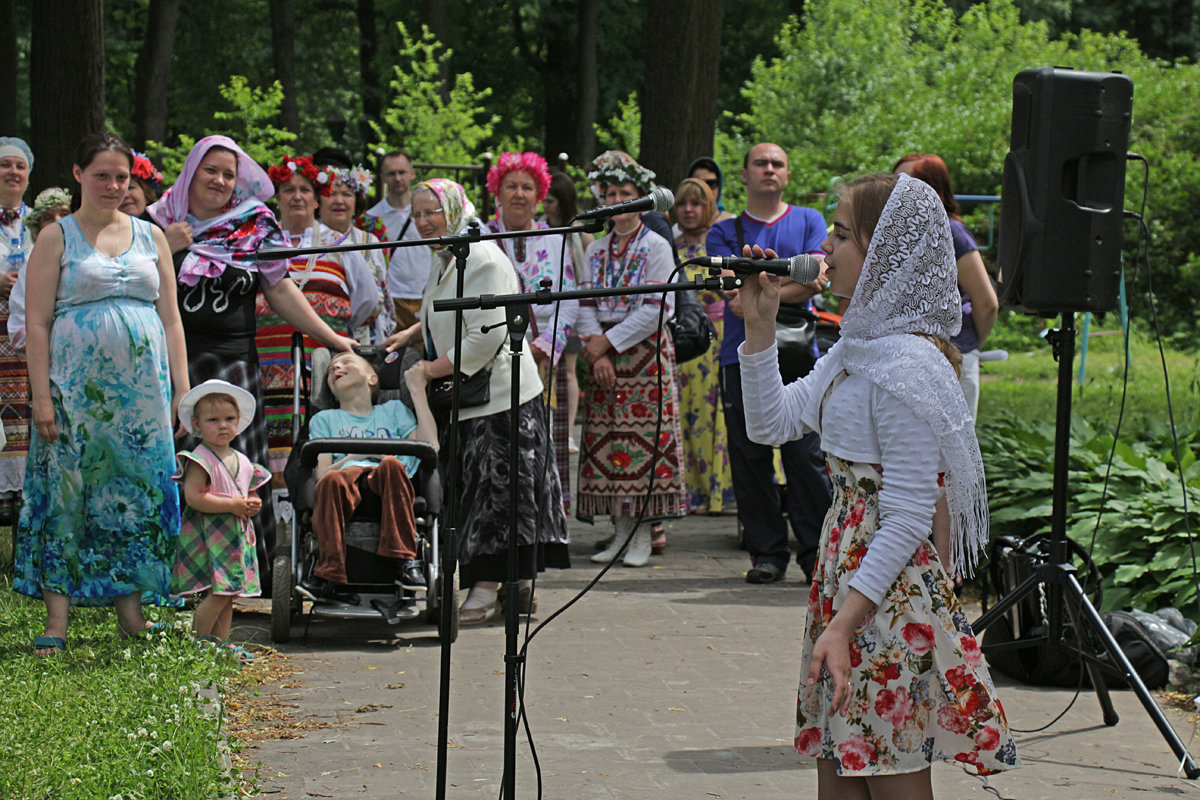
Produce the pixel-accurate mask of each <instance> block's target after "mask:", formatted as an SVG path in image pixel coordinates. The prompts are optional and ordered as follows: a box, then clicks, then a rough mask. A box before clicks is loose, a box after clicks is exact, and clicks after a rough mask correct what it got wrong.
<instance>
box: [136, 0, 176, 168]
mask: <svg viewBox="0 0 1200 800" xmlns="http://www.w3.org/2000/svg"><path fill="white" fill-rule="evenodd" d="M178 20H179V0H155V2H153V3H151V4H150V13H149V15H148V16H147V19H146V38H145V39H144V40H143V41H142V49H141V50H140V51H138V57H137V65H136V67H135V78H134V96H133V146H134V148H136V149H138V150H145V149H146V142H147V141H148V140H151V139H152V140H154V141H156V142H163V141H165V140H166V138H167V76H168V75H169V74H170V71H171V52H172V51H173V50H174V49H175V23H176V22H178Z"/></svg>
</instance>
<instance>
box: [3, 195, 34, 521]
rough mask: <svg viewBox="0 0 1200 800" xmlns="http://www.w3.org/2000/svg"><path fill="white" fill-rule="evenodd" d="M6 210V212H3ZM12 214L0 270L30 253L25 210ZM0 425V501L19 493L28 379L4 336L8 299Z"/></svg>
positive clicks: (15, 267)
mask: <svg viewBox="0 0 1200 800" xmlns="http://www.w3.org/2000/svg"><path fill="white" fill-rule="evenodd" d="M6 210H7V209H6ZM14 210H15V212H16V213H15V214H12V213H10V214H7V215H5V216H6V217H11V219H7V220H5V221H3V222H2V224H0V257H2V258H3V259H4V261H3V262H0V269H3V270H4V271H6V272H17V271H19V270H20V269H21V268H22V267H23V266H24V265H25V262H26V261H27V260H28V258H29V254H30V253H31V252H33V236H31V235H30V233H29V231H28V229H26V227H25V215H26V214H27V213H28V211H29V209H28V207H27V206H26V205H25V204H24V203H21V207H20V208H18V209H14ZM0 422H2V423H3V425H4V434H5V436H6V437H8V442H7V444H5V445H4V449H3V450H2V451H0V498H2V497H3V496H4V495H12V494H13V493H17V492H20V491H21V484H22V483H24V481H25V458H26V456H27V455H28V453H29V376H28V374H27V373H26V370H25V356H24V355H22V354H21V353H18V352H17V351H16V349H15V348H14V347H13V345H12V342H11V341H10V340H9V336H8V297H4V298H0Z"/></svg>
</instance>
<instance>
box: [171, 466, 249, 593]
mask: <svg viewBox="0 0 1200 800" xmlns="http://www.w3.org/2000/svg"><path fill="white" fill-rule="evenodd" d="M233 452H234V455H236V456H237V469H236V470H235V471H234V472H232V473H231V472H230V471H229V468H228V467H226V466H225V464H224V462H222V461H221V458H220V456H218V455H217V454H216V453H214V452H213V451H212V450H209V449H208V447H206V446H205V445H203V444H201V445H200V446H199V447H197V448H196V449H195V450H194V451H189V450H184V451H182V452H180V453H179V454H178V456H177V459H178V462H179V470H178V471H177V472H176V473H175V474H174V475H173V476H172V478H173V479H174V480H176V481H179V482H180V483H182V482H183V475H184V472H185V471H186V469H187V465H188V464H194V465H196V467H198V468H199V469H202V470H204V472H205V474H206V475H208V483H209V488H208V493H209V494H212V495H215V496H217V497H243V498H244V497H249V496H250V493H251V492H253V491H255V490H256V489H258V488H259V487H260V486H263V485H264V484H266V483H268V482H269V481H270V480H271V473H270V472H268V471H267V470H266V469H265V468H264V467H260V466H259V465H257V464H252V463H251V462H250V459H248V458H246V456H245V455H243V454H242V453H239V452H238V451H236V450H234V451H233ZM254 545H255V538H254V526H253V525H251V524H250V522H249V521H248V520H244V519H242V518H240V517H237V516H235V515H233V514H206V513H203V512H201V511H197V510H196V509H194V508H192V507H191V506H188V505H187V504H186V503H185V504H184V507H183V524H182V526H181V528H180V531H179V550H178V554H177V555H176V557H175V568H174V570H173V572H172V576H171V589H172V591H173V592H174V593H175V594H180V595H183V594H194V593H196V592H202V591H206V590H209V589H211V590H212V592H213V593H214V594H234V595H238V596H239V597H257V596H258V595H260V594H262V584H261V581H260V580H259V574H258V556H257V554H256V553H255V547H254Z"/></svg>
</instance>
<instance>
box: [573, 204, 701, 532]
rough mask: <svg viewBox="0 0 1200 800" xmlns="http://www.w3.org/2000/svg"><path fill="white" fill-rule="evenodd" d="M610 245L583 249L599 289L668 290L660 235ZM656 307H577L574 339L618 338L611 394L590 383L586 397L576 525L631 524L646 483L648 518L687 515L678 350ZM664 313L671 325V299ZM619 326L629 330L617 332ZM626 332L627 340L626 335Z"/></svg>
mask: <svg viewBox="0 0 1200 800" xmlns="http://www.w3.org/2000/svg"><path fill="white" fill-rule="evenodd" d="M616 239H617V237H616V236H614V235H612V234H610V235H608V236H606V237H604V238H602V239H598V240H596V241H595V242H593V243H592V244H591V246H590V247H588V252H587V258H588V265H589V268H590V272H591V277H592V280H593V282H594V284H595V285H596V286H605V287H618V286H641V285H644V284H647V283H654V282H665V281H666V280H667V278H668V277H669V276H670V274H671V270H672V268H673V265H674V262H673V259H672V258H671V251H670V247H671V245H670V244H668V243H667V242H666V240H665V239H663V238H662V237H661V236H659V235H658V234H656V233H654V232H653V231H650V230H648V229H646V228H645V227H644V226H639V228H638V230H637V231H636V232H635V233H634V234H633V235H632V236H631V237H630V238H629V239H627V240H626V242H625V244H624V245H623V246H622V245H618V244H617V241H616ZM662 302H663V301H662V295H654V294H638V295H618V296H615V297H601V298H597V299H595V300H584V301H582V302H581V303H580V335H591V334H594V333H599V332H601V331H604V332H606V333H607V334H608V335H609V339H610V340H613V339H614V338H615V339H616V341H613V348H614V349H615V351H616V352H612V351H610V353H609V356H610V357H611V359H612V362H613V367H614V370H615V372H616V383H615V386H614V387H613V388H612V389H603V388H600V387H599V386H597V385H596V384H595V382H592V383H591V384H590V385H589V387H588V390H587V392H586V393H585V394H584V397H583V400H584V414H585V416H584V423H583V441H582V442H581V443H580V452H579V487H578V491H577V493H576V503H577V506H578V511H577V515H578V516H579V517H581V518H583V519H590V518H592V517H594V516H597V515H602V514H609V515H613V516H620V515H624V516H637V515H638V514H639V512H640V511H641V508H642V503H643V499H644V498H645V496H646V492H647V489H648V488H650V484H651V477H652V476H653V494H652V495H651V500H650V504H649V507H648V508H647V510H646V517H647V518H651V519H653V518H663V517H678V516H682V515H683V514H684V513H685V511H686V506H685V505H684V503H685V501H684V497H683V448H682V446H681V444H680V435H679V393H678V389H677V387H676V383H675V347H674V345H673V344H672V342H671V336H670V334H669V333H668V331H667V328H666V326H665V325H664V326H663V327H662V328H657V320H658V312H659V309H660V308H661V306H662ZM667 304H668V309H667V313H666V317H668V318H669V317H670V313H671V308H673V306H674V302H673V300H672V299H671V296H670V293H668V295H667ZM622 323H628V325H626V327H625V328H621V327H620V326H621V325H622ZM644 330H645V331H647V332H646V333H643V331H644ZM631 331H632V332H631ZM627 332H628V333H629V335H628V336H626V335H624V334H626V333H627ZM634 336H638V337H639V338H636V339H634V338H633V337H634ZM660 353H661V358H659V355H660ZM660 365H661V366H660ZM660 399H661V401H662V402H661V407H662V413H661V425H660V424H659V421H660V416H659V405H660V404H659V401H660ZM656 429H658V431H659V433H658V440H657V442H656V441H655V431H656ZM656 452H657V455H656ZM652 462H653V464H654V471H653V475H652V473H651V471H650V470H651V463H652Z"/></svg>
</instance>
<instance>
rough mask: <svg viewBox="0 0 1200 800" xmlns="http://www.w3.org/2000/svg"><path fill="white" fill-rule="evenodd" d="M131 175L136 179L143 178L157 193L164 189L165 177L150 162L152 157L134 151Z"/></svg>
mask: <svg viewBox="0 0 1200 800" xmlns="http://www.w3.org/2000/svg"><path fill="white" fill-rule="evenodd" d="M129 172H130V174H132V175H133V177H135V178H141V179H142V180H144V181H145V182H146V183H148V184H150V186H151V187H152V188H153V189H154V191H155V192H157V191H158V190H159V189H161V188H162V181H163V176H162V173H161V172H159V171H158V169H157V168H156V167H155V166H154V164H153V163H152V162H151V161H150V157H149V156H147V155H146V154H145V153H139V152H138V151H137V150H134V151H133V169H131V170H129Z"/></svg>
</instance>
